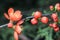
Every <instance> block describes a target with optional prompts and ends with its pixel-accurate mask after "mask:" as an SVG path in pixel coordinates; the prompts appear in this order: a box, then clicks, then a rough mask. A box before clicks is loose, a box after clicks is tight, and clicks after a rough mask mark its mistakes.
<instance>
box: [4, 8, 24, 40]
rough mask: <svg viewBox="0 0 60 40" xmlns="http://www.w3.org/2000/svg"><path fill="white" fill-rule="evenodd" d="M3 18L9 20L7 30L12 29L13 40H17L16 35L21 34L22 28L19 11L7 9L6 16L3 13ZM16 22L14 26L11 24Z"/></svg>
mask: <svg viewBox="0 0 60 40" xmlns="http://www.w3.org/2000/svg"><path fill="white" fill-rule="evenodd" d="M4 16H5V18H7V19H8V20H9V23H8V25H7V26H8V28H13V29H14V39H15V40H18V35H19V34H21V32H22V26H21V24H22V23H23V22H24V21H23V20H22V14H21V11H19V10H16V11H15V12H14V9H13V8H9V9H8V15H7V14H6V13H4ZM14 22H17V23H16V25H14V24H13V23H14Z"/></svg>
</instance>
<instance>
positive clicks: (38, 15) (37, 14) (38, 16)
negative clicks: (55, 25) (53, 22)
mask: <svg viewBox="0 0 60 40" xmlns="http://www.w3.org/2000/svg"><path fill="white" fill-rule="evenodd" d="M41 16H42V13H41V12H39V11H36V12H35V13H34V18H36V19H38V18H40V17H41Z"/></svg>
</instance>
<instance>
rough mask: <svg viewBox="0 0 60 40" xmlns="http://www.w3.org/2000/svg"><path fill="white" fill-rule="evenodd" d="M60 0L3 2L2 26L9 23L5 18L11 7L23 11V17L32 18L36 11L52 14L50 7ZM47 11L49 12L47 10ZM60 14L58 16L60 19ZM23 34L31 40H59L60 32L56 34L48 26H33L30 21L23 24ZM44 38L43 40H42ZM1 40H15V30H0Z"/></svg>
mask: <svg viewBox="0 0 60 40" xmlns="http://www.w3.org/2000/svg"><path fill="white" fill-rule="evenodd" d="M59 1H60V0H37V1H36V0H34V1H32V0H29V1H28V0H26V1H22V0H16V1H13V0H9V1H8V0H4V1H3V0H1V1H0V25H1V24H5V23H7V22H8V20H6V19H5V18H4V16H3V13H4V12H7V10H8V8H9V7H13V8H14V9H15V10H17V9H18V10H21V11H22V14H23V15H24V16H23V17H27V16H31V14H32V13H33V12H34V11H36V10H41V11H42V13H43V14H51V13H52V11H50V10H49V5H54V4H56V3H57V2H59ZM44 8H45V9H44ZM46 9H47V10H46ZM59 13H60V12H58V16H59V18H60V14H59ZM29 20H30V19H29ZM22 34H24V35H26V36H27V37H28V38H30V39H31V40H39V39H40V40H43V39H45V40H53V39H56V40H59V38H60V31H59V32H57V33H56V32H54V31H53V29H52V28H50V27H49V26H48V25H45V24H42V23H41V22H39V23H38V24H37V25H32V24H31V23H30V22H29V21H27V22H25V23H24V24H23V32H22ZM41 38H43V39H41ZM0 40H14V38H13V29H9V28H7V27H4V28H1V29H0Z"/></svg>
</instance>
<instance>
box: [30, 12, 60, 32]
mask: <svg viewBox="0 0 60 40" xmlns="http://www.w3.org/2000/svg"><path fill="white" fill-rule="evenodd" d="M33 16H34V17H33V18H32V19H31V23H32V24H33V25H35V24H38V19H40V22H42V23H43V24H47V23H48V22H49V18H48V17H47V16H43V15H42V12H40V11H36V12H34V15H33ZM50 17H51V20H53V22H54V23H53V25H52V24H49V26H51V25H52V26H53V28H54V30H55V31H58V30H59V27H57V26H56V25H57V22H58V15H57V13H56V12H54V13H52V14H51V15H50Z"/></svg>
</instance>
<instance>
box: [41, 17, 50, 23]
mask: <svg viewBox="0 0 60 40" xmlns="http://www.w3.org/2000/svg"><path fill="white" fill-rule="evenodd" d="M48 21H49V19H48V18H47V17H42V18H41V22H42V23H44V24H47V23H48Z"/></svg>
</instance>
